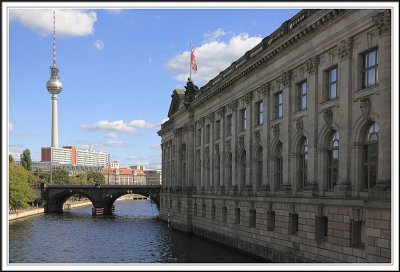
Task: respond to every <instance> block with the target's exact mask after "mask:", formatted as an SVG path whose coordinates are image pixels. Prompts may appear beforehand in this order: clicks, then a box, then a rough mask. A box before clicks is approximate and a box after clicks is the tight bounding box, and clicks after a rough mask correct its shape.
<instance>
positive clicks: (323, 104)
mask: <svg viewBox="0 0 400 272" xmlns="http://www.w3.org/2000/svg"><path fill="white" fill-rule="evenodd" d="M319 104H320V105H321V111H320V112H322V111H324V110H326V109H328V108H332V107H339V106H340V105H339V98H337V97H336V98H334V99H331V100H326V101H324V102H321V103H319Z"/></svg>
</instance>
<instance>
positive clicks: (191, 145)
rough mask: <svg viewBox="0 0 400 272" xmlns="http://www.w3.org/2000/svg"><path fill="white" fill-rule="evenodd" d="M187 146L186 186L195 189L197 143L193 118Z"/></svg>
mask: <svg viewBox="0 0 400 272" xmlns="http://www.w3.org/2000/svg"><path fill="white" fill-rule="evenodd" d="M187 128H188V129H187V145H186V169H187V172H186V177H187V183H186V186H187V187H188V188H193V187H194V185H195V184H194V172H195V171H196V170H195V165H194V156H195V152H194V151H195V150H196V146H195V141H194V137H195V136H194V130H195V125H194V121H193V118H189V124H187Z"/></svg>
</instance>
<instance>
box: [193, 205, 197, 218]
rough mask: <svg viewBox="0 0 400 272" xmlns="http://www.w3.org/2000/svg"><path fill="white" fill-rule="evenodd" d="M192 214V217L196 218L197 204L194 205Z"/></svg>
mask: <svg viewBox="0 0 400 272" xmlns="http://www.w3.org/2000/svg"><path fill="white" fill-rule="evenodd" d="M193 210H194V211H193V213H194V216H197V203H194V208H193Z"/></svg>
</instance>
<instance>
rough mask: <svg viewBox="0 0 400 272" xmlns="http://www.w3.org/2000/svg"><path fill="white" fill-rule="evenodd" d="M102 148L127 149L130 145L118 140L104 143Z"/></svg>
mask: <svg viewBox="0 0 400 272" xmlns="http://www.w3.org/2000/svg"><path fill="white" fill-rule="evenodd" d="M104 146H110V147H127V146H131V144H128V143H125V142H124V141H118V140H109V141H107V142H105V143H104Z"/></svg>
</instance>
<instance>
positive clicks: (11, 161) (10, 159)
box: [8, 154, 15, 163]
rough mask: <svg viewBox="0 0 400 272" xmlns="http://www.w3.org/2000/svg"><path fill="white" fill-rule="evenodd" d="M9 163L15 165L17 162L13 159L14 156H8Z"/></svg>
mask: <svg viewBox="0 0 400 272" xmlns="http://www.w3.org/2000/svg"><path fill="white" fill-rule="evenodd" d="M8 162H9V163H14V162H15V161H14V158H13V156H12V155H11V154H9V155H8Z"/></svg>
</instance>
